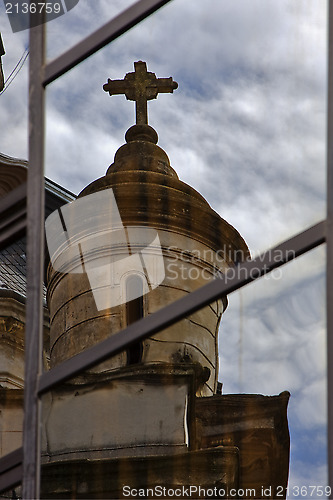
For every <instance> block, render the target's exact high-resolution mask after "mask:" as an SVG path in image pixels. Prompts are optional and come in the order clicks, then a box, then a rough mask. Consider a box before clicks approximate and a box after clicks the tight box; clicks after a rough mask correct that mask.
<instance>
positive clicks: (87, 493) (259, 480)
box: [0, 61, 289, 499]
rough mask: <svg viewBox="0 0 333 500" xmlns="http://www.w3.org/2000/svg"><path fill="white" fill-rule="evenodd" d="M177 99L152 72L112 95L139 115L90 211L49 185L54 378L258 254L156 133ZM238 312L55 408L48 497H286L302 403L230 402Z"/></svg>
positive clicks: (10, 406)
mask: <svg viewBox="0 0 333 500" xmlns="http://www.w3.org/2000/svg"><path fill="white" fill-rule="evenodd" d="M176 88H177V84H176V83H175V82H173V80H172V78H156V77H155V75H154V74H153V73H149V72H147V68H146V65H145V63H143V62H141V61H139V62H138V63H135V71H134V72H133V73H128V74H127V75H126V77H125V79H124V80H108V83H107V84H106V85H104V90H105V91H107V92H109V94H110V95H113V94H119V93H124V94H125V95H126V97H127V99H129V100H133V101H135V102H136V124H135V125H133V126H132V127H131V128H130V129H129V130H128V131H127V132H126V135H125V140H126V142H125V144H124V145H122V146H121V147H120V148H119V149H118V151H117V152H116V154H115V157H114V162H113V163H112V164H111V165H110V166H109V167H108V169H107V171H106V174H105V176H103V177H101V178H99V179H97V180H95V181H94V182H92V183H91V184H90V185H88V186H87V187H86V188H85V189H84V190H83V191H82V192H81V193H80V194H79V195H78V197H76V196H74V195H73V194H72V193H70V192H68V191H67V190H65V189H63V188H62V187H61V186H59V185H57V184H55V183H54V182H52V181H50V180H46V186H45V194H46V259H45V297H44V300H45V315H44V366H45V369H46V370H48V369H50V368H53V367H55V366H58V365H61V363H62V362H64V361H65V360H67V359H69V358H71V357H72V356H75V355H76V354H78V353H79V352H81V351H82V350H84V349H86V348H88V347H90V346H92V345H94V344H96V343H97V342H100V341H102V340H104V339H105V338H107V337H109V336H111V335H113V334H114V333H116V332H119V331H121V330H122V329H123V328H125V327H126V326H127V325H129V324H131V323H134V322H135V321H138V320H140V319H141V318H144V317H146V316H148V315H150V314H153V313H154V312H155V311H157V310H158V309H161V308H162V307H163V306H165V305H167V304H170V303H172V302H174V301H176V300H177V299H179V298H181V297H183V296H185V295H186V294H188V293H190V292H192V291H194V290H196V289H198V288H199V287H201V286H204V285H205V284H206V283H207V282H208V281H210V280H213V279H218V278H219V277H221V276H223V274H225V273H226V272H227V270H228V269H229V268H232V267H234V266H237V263H238V262H239V259H240V256H241V257H242V258H247V257H248V256H249V250H248V248H247V246H246V243H245V241H244V239H243V238H242V236H241V235H240V234H239V233H238V231H237V230H236V229H235V228H234V227H232V226H231V225H230V224H228V222H227V221H225V220H224V219H222V218H221V217H220V216H219V215H218V214H217V213H216V212H215V211H214V210H213V209H212V208H211V207H210V205H209V204H208V202H207V201H206V200H205V199H204V198H203V197H202V196H201V195H200V194H199V193H198V192H197V191H195V190H194V189H193V188H192V187H190V186H189V185H187V184H185V183H184V182H182V181H181V180H180V179H179V177H178V175H177V173H176V170H174V168H173V167H171V165H170V161H169V158H168V156H167V154H166V152H165V151H163V150H162V149H161V148H160V147H159V146H158V145H157V143H158V135H157V133H156V131H155V130H154V129H153V128H151V127H150V126H149V125H148V119H147V100H150V99H153V98H156V96H157V93H158V92H173V90H175V89H176ZM27 168H28V166H27V164H26V163H25V162H24V161H20V160H15V159H13V158H9V157H7V156H4V155H1V156H0V195H1V198H0V210H1V222H0V231H1V232H2V233H3V234H5V232H6V227H7V228H8V225H12V224H17V234H16V237H15V239H14V240H13V239H11V240H8V241H7V242H6V244H5V245H4V246H3V247H2V248H1V249H0V328H1V330H0V332H1V336H0V452H1V456H3V455H5V454H6V453H8V452H10V451H13V450H14V449H16V448H17V447H19V446H20V445H21V439H22V421H23V385H24V380H23V378H24V375H23V372H24V369H23V367H24V329H25V296H26V264H25V234H24V224H23V223H22V220H23V219H22V218H23V215H22V214H23V212H24V204H25V194H24V185H25V181H26V174H27ZM15 196H16V198H17V203H16V205H15V206H14V209H13V203H12V200H13V197H15ZM9 200H11V202H10V203H9ZM9 206H10V207H11V208H10V210H8V207H9ZM6 207H7V208H6ZM227 305H228V303H227V298H226V297H223V298H222V299H220V300H219V301H216V302H215V303H213V304H210V305H209V306H206V307H204V308H203V309H202V310H200V311H198V312H196V313H194V314H192V315H191V316H189V317H188V318H186V319H184V320H182V321H180V322H179V323H177V324H175V325H173V326H171V327H169V328H167V329H165V330H164V331H162V332H159V333H158V334H156V335H153V336H152V337H151V338H148V339H146V340H144V341H142V342H138V343H137V344H134V345H131V346H130V347H129V348H128V350H127V351H126V352H122V353H120V354H118V355H116V356H114V357H113V358H111V359H109V360H108V361H105V362H103V363H102V364H100V365H98V366H96V367H94V368H92V369H90V370H88V371H87V372H85V373H84V374H81V375H79V376H77V377H76V378H75V379H73V380H71V381H69V382H67V383H65V384H63V385H62V386H61V387H60V388H57V389H54V390H53V391H52V393H49V394H48V395H47V396H45V397H43V399H42V407H43V419H42V474H41V482H42V485H41V486H42V487H41V490H42V497H43V498H63V499H64V498H82V499H83V498H97V499H98V498H108V499H111V498H134V497H136V496H140V493H142V494H141V496H142V497H143V496H145V497H146V498H154V496H153V493H154V494H155V496H159V497H162V498H163V497H164V498H169V497H170V496H172V495H171V494H172V492H173V493H174V496H177V497H181V498H182V497H184V498H185V497H187V496H188V495H187V494H188V493H189V492H190V493H191V498H208V497H210V498H276V496H277V495H279V498H284V497H285V488H286V486H287V482H288V468H289V431H288V422H287V405H288V399H289V393H287V392H284V393H281V394H280V395H276V396H263V395H254V394H223V391H222V383H220V382H219V381H218V332H219V329H220V328H221V329H222V331H223V319H222V317H223V314H224V312H225V310H226V308H227ZM221 320H222V323H221ZM220 325H221V326H220ZM222 382H223V381H222ZM163 488H164V490H163ZM191 488H192V489H191ZM200 488H201V489H202V490H200ZM148 490H149V491H148ZM159 493H161V495H159ZM178 493H180V494H178ZM15 494H16V495H17V496H19V490H17V492H16V493H15ZM13 498H14V497H13Z"/></svg>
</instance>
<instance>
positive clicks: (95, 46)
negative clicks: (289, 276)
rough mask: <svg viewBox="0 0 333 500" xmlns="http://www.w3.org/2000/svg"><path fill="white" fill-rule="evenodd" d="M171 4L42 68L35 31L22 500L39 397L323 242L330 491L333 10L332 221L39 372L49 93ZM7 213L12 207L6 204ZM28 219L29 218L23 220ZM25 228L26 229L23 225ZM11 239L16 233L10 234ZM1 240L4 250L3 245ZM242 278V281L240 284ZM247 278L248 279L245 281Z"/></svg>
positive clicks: (2, 463)
mask: <svg viewBox="0 0 333 500" xmlns="http://www.w3.org/2000/svg"><path fill="white" fill-rule="evenodd" d="M168 2H170V0H139V1H137V2H136V3H135V4H134V5H132V6H131V7H129V8H128V9H126V10H125V11H123V12H122V13H120V14H119V15H118V16H116V17H115V18H114V19H112V20H111V21H110V22H108V23H107V24H105V25H104V26H103V27H101V28H100V29H98V30H97V31H95V32H94V33H93V34H91V35H90V36H88V37H87V38H85V39H84V40H83V41H81V42H80V43H78V44H77V45H76V46H74V47H73V48H72V49H70V50H68V51H67V52H65V53H64V54H62V55H61V56H59V57H58V58H57V59H55V60H53V61H52V62H50V63H48V64H45V55H44V47H45V34H44V26H43V25H41V26H39V27H36V28H33V29H31V30H30V69H29V80H30V85H29V170H28V182H27V218H25V216H23V217H22V215H23V214H21V217H22V218H20V220H18V222H17V224H14V227H13V230H12V232H13V234H12V235H11V234H7V235H6V237H8V238H10V237H11V236H15V234H14V233H15V231H16V232H17V231H22V230H23V229H24V228H23V227H22V224H23V226H25V224H26V226H27V235H28V246H27V253H28V259H27V262H28V287H27V309H26V342H25V352H26V362H25V402H24V426H23V447H22V448H19V449H17V450H16V451H14V452H13V453H10V454H9V455H6V456H5V457H3V458H2V459H1V460H0V491H4V490H6V489H9V488H12V487H13V486H15V485H16V484H18V483H22V486H23V498H25V499H37V498H39V482H40V481H39V479H40V477H39V475H40V442H39V441H40V435H39V434H40V433H39V427H40V404H41V403H40V398H41V396H42V395H43V394H45V393H46V392H48V391H50V390H52V389H53V388H54V387H55V386H57V385H59V384H61V383H62V382H64V381H65V380H68V379H70V378H71V377H73V376H74V375H77V374H78V373H80V372H82V371H83V370H85V369H87V368H90V367H92V366H94V365H96V364H98V363H100V362H101V361H103V360H105V359H107V358H109V357H111V356H113V355H115V354H116V353H118V352H120V351H123V350H125V349H126V348H128V347H129V346H131V345H133V344H135V343H136V342H138V341H140V340H143V339H145V338H147V337H149V336H151V335H152V334H153V333H156V332H158V331H160V330H162V329H163V328H166V327H167V326H170V325H172V324H174V323H176V322H177V321H179V320H181V319H182V318H184V317H186V316H188V315H189V314H191V313H193V312H195V311H197V310H199V309H201V308H202V307H204V306H205V305H207V304H209V303H211V302H212V301H214V300H216V299H217V298H220V297H222V296H223V295H227V294H229V293H232V292H233V291H235V290H237V289H239V288H241V287H243V286H245V285H246V284H248V283H250V282H251V281H254V280H255V279H257V278H259V277H261V276H263V275H264V274H267V273H268V272H270V271H272V270H273V269H275V268H277V267H279V266H281V265H283V264H285V263H286V262H288V261H290V260H292V259H293V258H295V257H297V256H299V255H302V254H304V253H306V252H308V251H310V250H311V249H313V248H315V247H317V246H318V245H321V244H323V243H324V242H326V253H327V265H326V266H327V267H326V272H327V304H326V305H327V307H326V309H327V394H328V398H327V399H328V470H329V484H330V485H333V399H332V398H330V397H329V396H330V394H331V392H332V389H333V307H330V305H332V304H333V287H332V286H331V281H333V99H332V95H333V93H332V89H333V50H332V48H333V7H332V5H331V2H328V33H329V40H328V97H327V98H328V102H327V107H328V108H327V218H326V220H323V221H322V222H320V223H318V224H316V225H314V226H312V227H311V228H309V229H308V230H306V231H303V232H301V233H299V234H297V235H295V236H293V237H291V238H289V239H288V240H286V241H285V242H283V243H281V244H280V245H278V246H277V247H275V248H274V249H272V250H269V251H267V252H265V253H264V254H262V255H261V256H260V257H258V258H256V259H253V260H252V261H250V262H246V263H244V264H241V265H240V266H239V268H238V270H239V272H238V273H237V275H238V276H233V277H230V279H229V278H228V275H226V278H225V279H216V280H215V281H213V282H211V283H209V284H207V285H206V286H204V287H203V288H201V289H199V290H197V291H195V292H192V293H191V294H189V295H188V296H186V297H184V298H182V299H180V300H178V301H177V302H175V303H173V304H170V305H168V306H166V307H165V308H163V309H161V310H160V311H158V312H156V313H154V314H153V315H151V316H148V317H146V318H143V319H142V320H140V322H138V323H136V325H135V326H133V325H129V326H128V327H127V328H126V329H124V330H123V331H122V332H119V333H118V334H116V335H114V336H113V337H111V338H109V339H107V340H105V341H103V342H101V343H100V344H98V345H96V346H94V347H91V348H90V349H87V350H86V351H84V352H82V353H80V354H78V355H76V356H74V357H73V358H72V359H70V360H68V361H65V362H64V363H62V364H61V365H59V366H57V367H56V368H53V369H52V370H50V371H49V372H45V373H42V366H41V359H42V337H43V333H42V317H43V303H42V282H43V262H44V259H43V252H44V165H43V160H44V90H45V87H46V86H47V85H48V84H49V83H51V82H52V81H54V80H55V79H57V78H58V77H60V76H61V75H63V74H65V73H66V72H67V71H68V70H69V69H71V68H73V67H75V66H76V65H77V64H79V63H80V62H82V61H83V60H85V59H86V58H88V57H89V56H91V55H92V54H94V53H95V52H96V51H98V50H99V49H101V48H102V47H104V46H105V45H107V44H108V43H110V42H112V41H113V40H115V39H116V38H117V37H119V36H120V35H121V34H123V33H125V32H126V31H128V30H129V29H130V28H132V27H133V26H135V25H136V24H138V23H139V22H140V21H142V20H143V19H145V18H146V17H148V16H149V15H150V14H152V13H153V12H155V11H157V10H158V9H159V8H161V7H162V6H163V5H165V4H167V3H168ZM22 190H24V188H21V189H20V188H18V190H17V194H15V196H16V198H15V197H14V198H15V199H14V198H13V200H12V201H10V198H8V199H7V201H6V203H7V204H8V206H10V205H11V204H12V205H13V206H14V204H15V203H17V202H18V201H20V199H22V196H23V195H22V193H23V191H22ZM6 206H7V205H6ZM24 215H25V214H24ZM26 221H27V222H26ZM8 231H9V233H10V232H11V229H8ZM1 243H2V242H1V240H0V245H1ZM242 277H243V278H242ZM244 277H245V278H244Z"/></svg>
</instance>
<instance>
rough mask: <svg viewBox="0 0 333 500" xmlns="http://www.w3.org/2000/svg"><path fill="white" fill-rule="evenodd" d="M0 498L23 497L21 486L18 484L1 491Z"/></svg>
mask: <svg viewBox="0 0 333 500" xmlns="http://www.w3.org/2000/svg"><path fill="white" fill-rule="evenodd" d="M0 498H1V500H2V499H7V500H20V499H21V498H22V488H21V486H16V487H15V488H12V489H10V490H7V491H3V492H2V493H0Z"/></svg>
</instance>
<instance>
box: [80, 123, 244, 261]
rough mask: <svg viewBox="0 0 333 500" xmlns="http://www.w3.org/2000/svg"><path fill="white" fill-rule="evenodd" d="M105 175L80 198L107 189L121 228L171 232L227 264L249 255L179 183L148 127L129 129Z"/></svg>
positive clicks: (191, 191)
mask: <svg viewBox="0 0 333 500" xmlns="http://www.w3.org/2000/svg"><path fill="white" fill-rule="evenodd" d="M125 139H126V141H127V142H126V144H124V145H123V146H121V147H120V148H119V149H118V151H117V152H116V154H115V158H114V163H113V164H112V165H110V167H109V168H108V170H107V172H106V175H105V176H104V177H101V178H99V179H97V180H96V181H94V182H92V183H91V184H89V185H88V186H87V187H86V188H85V189H84V190H83V191H82V192H81V193H80V195H79V198H80V197H83V196H86V195H89V194H93V193H96V192H98V191H101V190H104V189H110V188H112V190H113V193H114V195H115V198H116V201H117V205H118V209H119V212H120V215H121V218H122V222H123V224H124V225H125V226H127V225H129V226H135V225H140V226H142V225H147V226H149V227H153V228H156V229H165V230H169V231H175V232H177V233H179V234H183V235H184V236H189V237H191V238H193V239H196V240H198V241H200V242H201V243H204V244H206V245H208V246H209V247H210V248H212V249H213V250H214V251H219V250H223V251H224V253H225V260H226V262H228V263H229V264H233V263H234V262H235V261H238V260H239V256H240V255H241V256H243V257H244V258H245V257H247V256H248V255H249V251H248V248H247V245H246V243H245V241H244V240H243V238H242V237H241V235H240V234H239V233H238V231H237V230H236V229H235V228H234V227H233V226H231V225H230V224H228V222H226V221H225V220H224V219H222V217H220V216H219V215H218V214H217V213H216V212H215V211H214V210H213V209H212V208H211V207H210V205H209V204H208V203H207V201H206V200H205V199H204V198H203V197H202V196H201V195H200V194H199V193H198V192H197V191H196V190H195V189H193V188H192V187H190V186H189V185H188V184H185V183H184V182H182V181H180V180H179V178H178V175H177V174H176V172H175V171H174V169H173V168H172V167H171V166H170V161H169V158H168V156H167V154H166V153H165V151H163V149H161V148H160V147H159V146H157V144H156V143H157V140H158V136H157V133H156V132H155V130H154V129H153V128H152V127H150V126H149V125H134V126H133V127H131V128H130V129H129V130H128V131H127V133H126V136H125Z"/></svg>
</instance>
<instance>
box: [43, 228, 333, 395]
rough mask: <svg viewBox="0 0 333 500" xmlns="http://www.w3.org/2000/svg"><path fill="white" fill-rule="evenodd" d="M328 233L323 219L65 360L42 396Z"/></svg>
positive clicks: (317, 242) (45, 382)
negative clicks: (222, 275) (221, 276)
mask: <svg viewBox="0 0 333 500" xmlns="http://www.w3.org/2000/svg"><path fill="white" fill-rule="evenodd" d="M325 236H326V223H325V221H322V222H319V223H318V224H316V225H315V226H312V227H311V228H309V229H308V230H306V231H304V232H302V233H300V234H298V235H296V236H294V237H293V238H291V239H289V240H287V241H285V242H283V243H282V244H280V245H278V246H277V247H275V248H273V249H271V250H268V251H267V252H265V253H263V254H262V255H260V256H259V257H257V258H255V259H253V260H250V261H247V262H245V263H243V264H240V265H239V266H237V267H234V268H231V269H230V270H229V272H227V273H226V274H225V276H224V277H223V278H221V279H220V278H218V279H215V280H214V281H212V282H211V283H208V284H207V285H205V286H204V287H202V288H200V289H198V290H196V291H194V292H191V293H190V294H188V295H187V296H185V297H183V298H181V299H179V300H177V301H175V302H173V303H172V304H169V305H168V306H166V307H164V308H163V309H161V310H160V311H157V312H156V313H154V314H152V315H150V316H148V317H146V318H143V319H142V320H140V321H138V322H136V323H133V324H131V325H130V326H128V327H127V328H125V329H124V330H122V331H121V332H118V333H116V334H115V335H113V336H112V337H110V338H108V339H106V340H104V341H102V342H100V343H99V344H97V345H95V346H93V347H90V348H89V349H86V350H85V351H83V352H81V353H80V354H77V355H76V356H74V357H72V358H70V359H69V360H67V361H64V362H63V363H61V364H60V365H58V366H57V367H55V368H53V369H52V370H50V371H48V372H45V373H43V374H42V375H41V377H40V379H39V385H38V394H39V396H41V395H42V394H44V393H46V392H47V391H50V390H51V389H52V388H54V387H55V386H57V385H59V384H61V383H62V382H65V381H66V380H69V379H70V378H72V377H74V376H76V375H78V374H79V373H80V372H82V371H83V370H86V369H88V368H91V367H93V366H95V365H96V364H98V363H101V362H102V361H105V360H106V359H108V358H109V357H111V356H114V355H115V354H118V353H119V352H121V351H123V350H125V349H126V348H127V347H129V346H131V345H132V344H134V343H135V342H138V341H139V340H143V339H145V338H147V337H150V336H151V335H153V334H154V333H156V332H159V331H161V330H163V329H164V328H167V327H168V326H170V325H173V324H174V323H176V322H177V321H180V320H181V319H183V318H185V317H186V316H188V315H190V314H192V313H194V312H195V311H198V310H199V309H201V308H202V307H204V306H206V305H208V304H211V303H212V302H214V301H215V300H216V299H219V298H221V297H222V296H224V295H227V294H230V293H232V292H234V291H235V290H238V289H239V288H241V287H243V286H244V285H246V284H248V283H250V282H251V281H254V280H256V279H257V278H260V277H261V276H263V275H264V274H267V273H269V272H271V271H273V270H274V269H276V268H277V267H280V266H282V265H283V264H285V263H286V262H289V261H291V260H293V259H294V258H296V257H298V256H299V255H302V254H303V253H305V252H307V251H309V250H311V249H312V248H315V247H316V246H318V245H320V244H322V243H324V242H325Z"/></svg>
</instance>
